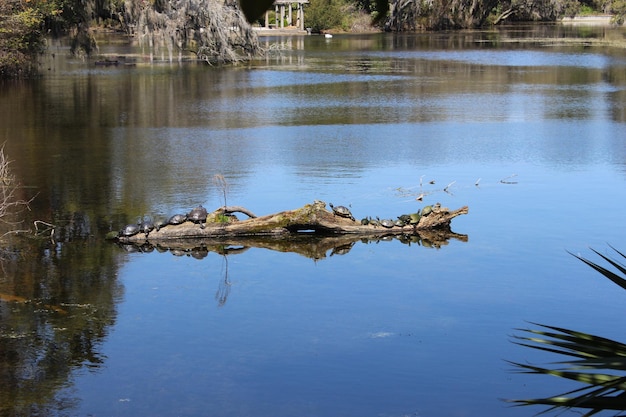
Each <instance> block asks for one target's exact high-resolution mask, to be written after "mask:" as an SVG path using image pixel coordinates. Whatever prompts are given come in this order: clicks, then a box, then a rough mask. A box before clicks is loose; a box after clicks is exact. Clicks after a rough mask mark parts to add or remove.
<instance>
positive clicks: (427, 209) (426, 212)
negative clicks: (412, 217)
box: [422, 206, 433, 216]
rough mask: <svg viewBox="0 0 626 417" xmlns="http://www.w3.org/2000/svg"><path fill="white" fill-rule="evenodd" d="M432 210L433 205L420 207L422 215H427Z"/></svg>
mask: <svg viewBox="0 0 626 417" xmlns="http://www.w3.org/2000/svg"><path fill="white" fill-rule="evenodd" d="M432 212H433V206H426V207H424V208H423V209H422V216H428V215H429V214H430V213H432Z"/></svg>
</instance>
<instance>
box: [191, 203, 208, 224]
mask: <svg viewBox="0 0 626 417" xmlns="http://www.w3.org/2000/svg"><path fill="white" fill-rule="evenodd" d="M207 216H208V212H207V210H206V209H205V208H204V207H202V206H198V207H196V208H195V209H193V210H191V211H190V212H189V214H187V219H188V220H190V221H192V222H194V223H201V222H205V221H206V218H207Z"/></svg>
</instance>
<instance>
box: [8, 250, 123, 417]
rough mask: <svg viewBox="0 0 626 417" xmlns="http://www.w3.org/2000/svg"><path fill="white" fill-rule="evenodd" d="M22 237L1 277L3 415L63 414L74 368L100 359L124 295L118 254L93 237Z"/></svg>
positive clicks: (69, 405)
mask: <svg viewBox="0 0 626 417" xmlns="http://www.w3.org/2000/svg"><path fill="white" fill-rule="evenodd" d="M21 243H22V244H20V248H19V251H16V252H14V253H15V256H13V257H12V258H11V259H5V260H4V261H3V262H2V267H3V275H2V277H1V278H0V415H6V416H14V415H24V416H26V415H42V416H43V415H53V414H55V413H58V412H65V413H67V412H68V411H67V410H68V409H71V408H72V406H73V405H75V403H76V401H77V400H76V399H74V398H70V397H60V396H59V392H61V389H62V388H66V387H67V385H68V383H70V382H71V373H72V372H73V371H74V370H76V369H78V368H82V367H87V368H89V369H97V368H98V367H100V366H101V365H102V363H103V360H104V358H103V357H102V355H101V353H100V350H99V346H100V344H101V343H102V342H103V341H104V339H105V338H106V336H107V333H108V329H109V328H110V327H111V326H112V325H113V324H114V322H115V317H116V314H117V312H116V303H117V302H119V300H120V298H121V296H122V287H121V286H120V285H119V284H118V283H117V279H116V267H115V265H114V263H113V262H112V259H114V258H115V256H116V254H115V251H113V250H112V248H111V247H110V245H106V244H102V242H98V241H85V242H82V243H81V244H66V243H59V242H56V243H51V242H47V243H43V244H42V242H40V241H35V242H21ZM69 414H71V412H70V413H69Z"/></svg>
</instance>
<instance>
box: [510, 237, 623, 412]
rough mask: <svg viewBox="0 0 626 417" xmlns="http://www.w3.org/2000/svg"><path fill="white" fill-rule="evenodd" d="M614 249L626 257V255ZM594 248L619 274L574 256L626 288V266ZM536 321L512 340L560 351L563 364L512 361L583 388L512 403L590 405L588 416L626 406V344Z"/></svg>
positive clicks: (523, 369)
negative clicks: (541, 364)
mask: <svg viewBox="0 0 626 417" xmlns="http://www.w3.org/2000/svg"><path fill="white" fill-rule="evenodd" d="M611 248H612V249H613V250H614V251H615V252H616V253H617V254H619V255H620V256H621V257H622V258H625V259H626V255H624V254H623V253H621V252H619V251H618V250H617V249H615V248H613V247H611ZM592 251H593V252H594V253H596V254H597V255H598V256H600V257H601V258H602V259H603V260H604V261H605V262H607V263H608V264H609V265H611V266H612V267H614V268H615V269H616V270H617V273H616V272H614V271H611V270H609V269H607V268H605V267H603V266H601V265H598V264H596V263H594V262H591V261H589V260H588V259H585V258H583V257H581V256H579V255H574V254H572V255H573V256H575V257H576V258H578V259H580V260H581V261H583V262H584V263H585V264H587V265H589V266H591V267H592V268H593V269H595V270H596V271H598V272H600V273H601V274H602V275H604V276H605V277H607V278H608V279H610V280H611V281H613V282H614V283H616V284H617V285H619V286H620V287H622V288H624V289H626V267H625V266H624V265H623V264H622V263H620V262H618V261H616V260H613V259H611V258H609V257H607V256H605V255H603V254H601V253H599V252H598V251H596V250H594V249H592ZM570 253H571V252H570ZM620 274H621V276H620ZM531 324H533V325H535V326H539V327H540V328H541V329H539V330H537V329H516V330H517V331H519V332H523V333H524V334H523V335H514V336H513V339H514V340H513V343H515V344H518V345H520V346H525V347H529V348H532V349H538V350H542V351H546V352H551V353H556V354H558V355H562V356H565V357H566V359H565V360H562V361H559V362H555V363H553V365H557V366H558V367H556V368H548V367H540V366H534V365H530V364H522V363H517V362H509V363H510V364H512V365H513V366H514V367H515V368H516V369H517V370H518V372H519V373H527V374H542V375H551V376H557V377H559V378H564V379H568V380H572V381H577V382H580V383H582V384H584V386H583V387H581V388H578V389H575V390H573V391H569V392H566V393H563V394H561V395H557V396H553V397H546V398H534V399H521V400H507V401H508V402H511V403H513V404H515V405H517V406H523V405H546V406H549V407H548V408H547V409H546V410H544V411H542V412H540V413H539V414H544V413H547V412H550V411H557V410H563V409H570V408H582V409H586V410H587V411H586V414H584V416H592V415H595V414H597V413H599V412H601V411H602V410H620V411H624V410H626V375H624V373H626V344H624V343H620V342H617V341H614V340H611V339H607V338H604V337H600V336H595V335H592V334H588V333H583V332H579V331H575V330H569V329H565V328H562V327H555V326H548V325H544V324H539V323H531ZM620 373H621V374H620Z"/></svg>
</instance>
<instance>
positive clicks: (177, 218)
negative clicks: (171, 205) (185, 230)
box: [167, 214, 187, 225]
mask: <svg viewBox="0 0 626 417" xmlns="http://www.w3.org/2000/svg"><path fill="white" fill-rule="evenodd" d="M186 221H187V215H186V214H174V215H173V216H172V217H170V219H169V220H168V221H167V222H168V224H174V225H176V224H183V223H185V222H186Z"/></svg>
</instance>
